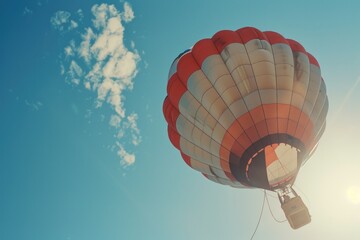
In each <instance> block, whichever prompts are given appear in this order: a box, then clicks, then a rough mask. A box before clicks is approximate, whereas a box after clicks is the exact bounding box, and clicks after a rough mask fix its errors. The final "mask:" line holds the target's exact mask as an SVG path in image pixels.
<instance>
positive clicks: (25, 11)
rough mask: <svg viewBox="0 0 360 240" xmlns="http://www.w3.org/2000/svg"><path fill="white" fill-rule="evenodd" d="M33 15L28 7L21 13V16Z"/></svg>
mask: <svg viewBox="0 0 360 240" xmlns="http://www.w3.org/2000/svg"><path fill="white" fill-rule="evenodd" d="M32 13H33V11H32V10H31V9H29V8H28V7H25V9H24V11H23V14H24V15H30V14H32Z"/></svg>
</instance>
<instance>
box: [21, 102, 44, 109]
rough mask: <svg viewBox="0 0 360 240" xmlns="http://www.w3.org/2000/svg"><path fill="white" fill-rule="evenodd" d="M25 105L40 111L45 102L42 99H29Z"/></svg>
mask: <svg viewBox="0 0 360 240" xmlns="http://www.w3.org/2000/svg"><path fill="white" fill-rule="evenodd" d="M25 105H26V106H28V107H29V108H30V109H32V110H35V111H39V110H40V108H41V107H42V106H43V103H42V102H40V101H36V102H31V101H29V100H25Z"/></svg>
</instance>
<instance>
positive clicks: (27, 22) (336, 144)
mask: <svg viewBox="0 0 360 240" xmlns="http://www.w3.org/2000/svg"><path fill="white" fill-rule="evenodd" d="M101 4H103V5H101ZM111 5H113V7H111ZM0 9H1V14H0V26H1V28H0V29H1V32H2V33H1V35H0V50H1V51H0V52H1V65H0V83H1V87H0V109H1V118H0V123H1V124H0V133H1V134H0V136H1V137H0V164H1V166H0V239H6V240H19V239H26V240H48V239H52V240H100V239H101V240H119V239H124V240H131V239H157V240H160V239H164V240H168V239H172V240H178V239H179V240H180V239H189V240H192V239H194V240H195V239H196V240H197V239H207V240H212V239H250V237H251V235H252V233H253V231H254V229H255V226H256V223H257V221H258V218H259V214H260V209H261V205H262V201H263V193H262V191H260V190H239V189H234V188H230V187H227V186H222V185H217V184H215V183H213V182H210V181H208V180H206V179H205V178H204V177H203V176H202V175H200V174H199V173H198V172H195V171H193V170H192V169H190V168H189V167H188V166H187V165H186V164H185V163H184V162H183V161H182V159H181V157H180V155H179V153H178V151H177V150H176V149H175V148H174V147H173V146H172V145H171V143H170V142H169V140H168V137H167V131H166V122H165V120H164V118H163V114H162V102H163V99H164V97H165V96H166V84H167V74H168V70H169V67H170V65H171V63H172V61H173V59H174V58H175V57H176V56H177V55H178V54H179V53H180V52H182V51H183V50H185V49H187V48H189V47H191V46H192V45H193V44H194V43H195V42H196V41H197V40H199V39H201V38H206V37H211V36H212V35H213V34H214V33H215V32H217V31H218V30H221V29H231V30H236V29H238V28H241V27H245V26H254V27H256V28H258V29H260V30H263V31H266V30H271V31H276V32H279V33H281V34H282V35H283V36H285V37H286V38H292V39H295V40H297V41H299V42H300V43H302V45H303V46H304V47H305V48H306V50H307V51H308V52H310V53H312V54H313V55H314V56H315V57H316V58H317V60H318V61H319V63H320V66H321V70H322V75H323V78H324V79H325V82H326V85H327V92H328V97H329V102H330V109H329V113H328V118H327V119H328V125H327V130H326V131H325V134H324V135H323V137H322V140H321V141H320V145H319V147H318V149H317V152H316V153H315V154H314V155H313V157H312V159H311V160H309V162H307V163H306V165H305V166H304V167H303V168H302V170H301V171H300V174H299V175H298V178H297V181H296V183H295V189H297V190H299V193H300V195H301V196H302V197H303V199H304V201H305V202H306V204H307V205H308V207H309V210H310V212H311V215H312V222H311V224H309V225H307V226H305V227H303V228H301V229H298V230H295V231H294V230H292V229H291V228H290V226H289V225H288V224H287V223H283V224H279V223H276V222H275V221H274V220H273V218H272V217H271V215H270V213H269V209H268V207H267V206H266V207H265V209H264V213H263V217H262V220H261V222H260V225H259V229H258V231H257V233H256V235H255V237H254V239H294V240H297V239H329V240H332V239H333V240H338V239H346V240H357V239H360V227H359V226H360V190H359V188H360V174H359V172H360V158H359V154H358V152H357V151H358V149H359V143H360V141H359V138H358V136H359V135H360V125H359V120H360V94H359V93H360V86H358V82H359V81H360V44H359V42H360V14H359V9H360V3H358V2H357V1H343V0H342V1H265V0H264V1H243V0H238V1H235V0H233V1H230V0H229V1H226V0H223V1H215V0H214V1H210V0H207V1H196V3H195V1H190V0H182V1H170V0H168V1H166V0H152V1H146V0H134V1H131V0H129V1H128V2H125V1H93V0H91V1H69V0H64V1H48V0H39V1H31V0H30V1H23V0H19V1H7V2H5V1H1V2H0ZM92 9H93V10H92ZM104 9H105V10H106V11H108V12H111V13H110V14H112V17H117V21H114V22H113V23H112V24H111V26H110V24H109V22H107V20H108V19H109V17H106V15H101V13H104V12H101V11H102V10H104ZM105 10H104V11H105ZM96 16H98V18H96ZM102 20H105V21H102ZM108 27H114V28H115V29H116V30H117V32H116V33H117V34H116V35H115V36H113V37H115V40H120V41H116V42H117V43H119V42H120V43H121V44H119V45H118V46H117V48H116V51H119V55H117V57H115V58H111V57H110V55H109V53H108V52H106V51H109V50H112V51H114V49H111V48H109V47H108V48H105V47H104V46H102V45H101V44H99V45H98V47H97V48H93V49H90V50H91V51H93V52H90V53H89V52H86V49H87V48H86V41H85V39H86V38H85V36H86V33H87V32H88V31H89V29H91V31H93V35H91V34H90V35H88V36H91V37H92V41H93V42H92V43H94V42H95V41H96V40H99V37H100V36H102V37H103V38H108V37H109V35H106V29H108ZM88 50H89V49H88ZM102 51H103V52H102ZM104 56H105V57H104ZM124 56H126V57H124ZM109 62H120V63H121V64H120V65H121V66H120V65H119V66H118V67H119V69H117V70H119V71H120V70H121V71H120V72H119V71H116V69H115V70H114V69H112V71H110V70H111V69H110V70H109V71H106V69H105V65H106V64H107V63H109ZM96 63H98V67H99V66H100V70H99V69H97V68H96ZM102 67H103V68H102ZM96 74H97V75H96ZM99 74H100V75H99ZM106 74H110V75H111V74H113V77H115V79H117V80H119V82H120V84H118V85H116V84H113V83H111V82H106V76H104V75H106ZM92 75H93V76H95V77H93V78H91V76H92ZM106 93H108V95H107V96H111V98H110V99H107V98H104V94H105V95H106ZM120 100H121V101H120ZM271 196H273V195H271ZM269 200H270V205H271V209H272V210H273V211H274V214H275V215H276V217H277V218H278V219H284V215H283V213H282V211H281V209H280V206H279V203H278V201H277V199H275V198H273V197H270V199H269Z"/></svg>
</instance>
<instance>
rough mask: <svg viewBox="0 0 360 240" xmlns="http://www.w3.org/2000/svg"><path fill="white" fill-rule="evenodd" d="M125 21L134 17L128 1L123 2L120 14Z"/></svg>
mask: <svg viewBox="0 0 360 240" xmlns="http://www.w3.org/2000/svg"><path fill="white" fill-rule="evenodd" d="M122 17H123V19H124V21H125V22H130V21H132V20H133V19H134V18H135V15H134V11H133V10H132V8H131V6H130V4H129V3H127V2H125V3H124V13H123V15H122Z"/></svg>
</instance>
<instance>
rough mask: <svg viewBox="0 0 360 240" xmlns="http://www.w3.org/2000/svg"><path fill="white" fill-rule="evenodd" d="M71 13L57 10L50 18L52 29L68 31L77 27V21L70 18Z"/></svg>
mask: <svg viewBox="0 0 360 240" xmlns="http://www.w3.org/2000/svg"><path fill="white" fill-rule="evenodd" d="M70 17H71V13H69V12H67V11H57V12H56V13H55V14H54V15H53V16H52V17H51V19H50V22H51V24H52V26H53V28H54V29H56V30H58V31H60V32H62V31H66V30H67V31H69V30H72V29H75V28H77V27H78V23H77V22H75V21H74V20H71V19H70Z"/></svg>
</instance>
